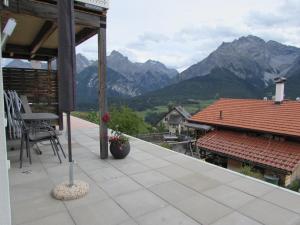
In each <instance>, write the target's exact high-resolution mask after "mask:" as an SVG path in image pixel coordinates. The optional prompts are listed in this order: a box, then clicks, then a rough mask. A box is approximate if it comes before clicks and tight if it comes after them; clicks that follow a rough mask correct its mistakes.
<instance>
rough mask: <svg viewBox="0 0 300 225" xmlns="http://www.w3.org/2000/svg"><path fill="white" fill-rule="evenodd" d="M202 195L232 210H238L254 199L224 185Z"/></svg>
mask: <svg viewBox="0 0 300 225" xmlns="http://www.w3.org/2000/svg"><path fill="white" fill-rule="evenodd" d="M203 194H204V195H206V196H207V197H210V198H212V199H214V200H216V201H217V202H220V203H222V204H224V205H227V206H229V207H231V208H234V209H239V208H240V207H241V206H243V205H245V204H247V203H248V202H250V201H252V200H254V199H255V197H253V196H251V195H248V194H246V193H244V192H241V191H239V190H236V189H234V188H232V187H228V186H225V185H221V186H218V187H216V188H213V189H209V190H207V191H205V192H203Z"/></svg>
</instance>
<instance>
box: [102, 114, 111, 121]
mask: <svg viewBox="0 0 300 225" xmlns="http://www.w3.org/2000/svg"><path fill="white" fill-rule="evenodd" d="M109 121H110V115H109V113H108V112H107V113H105V114H104V115H103V116H102V122H103V123H108V122H109Z"/></svg>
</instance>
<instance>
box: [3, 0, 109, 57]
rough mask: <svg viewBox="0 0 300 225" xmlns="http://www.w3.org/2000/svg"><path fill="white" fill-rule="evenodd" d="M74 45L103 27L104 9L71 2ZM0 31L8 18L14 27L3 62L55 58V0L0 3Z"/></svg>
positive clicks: (56, 10) (22, 0) (56, 14)
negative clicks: (0, 21)
mask: <svg viewBox="0 0 300 225" xmlns="http://www.w3.org/2000/svg"><path fill="white" fill-rule="evenodd" d="M74 7H75V24H76V26H75V30H76V45H79V44H81V43H82V42H84V41H85V40H87V39H89V38H90V37H92V36H94V35H95V34H97V33H98V31H99V28H100V27H106V12H107V9H105V8H92V7H86V6H85V5H84V4H80V3H79V2H77V1H75V6H74ZM0 12H1V13H0V15H1V17H2V28H3V27H4V25H5V24H6V21H7V20H8V19H9V18H14V19H15V20H16V22H17V26H16V28H15V31H14V32H13V34H12V36H10V37H9V39H8V41H7V43H6V47H5V49H4V51H3V52H2V55H3V57H4V58H18V59H27V60H39V61H49V60H52V59H53V58H56V57H57V55H58V29H57V18H58V9H57V0H10V1H9V7H5V6H3V4H2V3H0Z"/></svg>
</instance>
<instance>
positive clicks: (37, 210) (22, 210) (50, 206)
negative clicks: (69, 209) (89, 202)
mask: <svg viewBox="0 0 300 225" xmlns="http://www.w3.org/2000/svg"><path fill="white" fill-rule="evenodd" d="M11 209H12V224H14V225H19V224H22V223H27V222H32V221H35V220H38V219H41V218H43V217H46V216H50V215H52V214H55V213H59V212H65V211H66V208H65V207H64V204H63V203H62V202H60V201H57V200H54V199H53V198H52V197H51V196H50V194H48V195H44V196H42V197H38V198H34V199H30V201H28V200H24V201H18V202H12V203H11Z"/></svg>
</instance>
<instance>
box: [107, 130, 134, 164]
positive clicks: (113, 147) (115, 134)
mask: <svg viewBox="0 0 300 225" xmlns="http://www.w3.org/2000/svg"><path fill="white" fill-rule="evenodd" d="M109 142H110V152H111V154H112V155H113V157H114V158H115V159H124V158H125V157H126V156H127V155H128V154H129V152H130V144H129V139H128V138H127V137H125V136H124V135H123V134H122V133H121V132H120V131H112V136H111V137H110V138H109Z"/></svg>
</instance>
